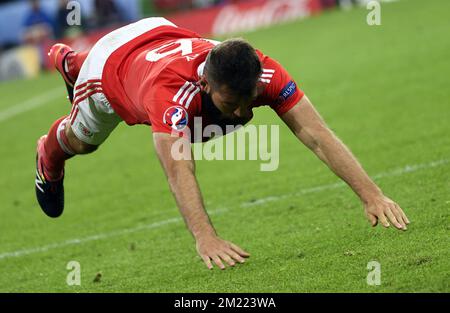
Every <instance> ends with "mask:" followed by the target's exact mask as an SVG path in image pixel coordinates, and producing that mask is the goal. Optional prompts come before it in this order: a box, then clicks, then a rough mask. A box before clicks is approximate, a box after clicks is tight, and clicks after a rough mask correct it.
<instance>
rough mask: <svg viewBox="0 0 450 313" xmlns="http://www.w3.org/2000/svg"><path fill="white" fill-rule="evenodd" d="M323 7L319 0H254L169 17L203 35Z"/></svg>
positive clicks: (276, 20)
mask: <svg viewBox="0 0 450 313" xmlns="http://www.w3.org/2000/svg"><path fill="white" fill-rule="evenodd" d="M320 10H321V5H320V1H319V0H250V1H245V2H241V3H237V4H229V5H224V6H218V7H212V8H208V9H201V10H195V11H189V12H182V13H179V14H175V15H172V16H168V17H167V19H169V20H170V21H171V22H173V23H174V24H176V25H178V26H180V27H184V28H188V29H190V30H193V31H195V32H197V33H199V34H201V35H212V36H217V35H224V34H229V33H236V32H242V31H250V30H254V29H257V28H260V27H265V26H269V25H272V24H276V23H279V22H284V21H289V20H294V19H298V18H304V17H307V16H310V15H311V14H314V13H316V12H318V11H320Z"/></svg>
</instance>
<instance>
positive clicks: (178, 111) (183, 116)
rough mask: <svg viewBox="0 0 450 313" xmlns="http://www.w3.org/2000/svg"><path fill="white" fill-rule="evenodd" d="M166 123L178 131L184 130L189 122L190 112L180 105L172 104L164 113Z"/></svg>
mask: <svg viewBox="0 0 450 313" xmlns="http://www.w3.org/2000/svg"><path fill="white" fill-rule="evenodd" d="M163 120H164V124H166V125H169V126H170V127H172V129H174V130H176V131H181V130H183V129H184V128H185V127H186V126H187V124H188V114H187V112H186V110H185V109H184V108H182V107H180V106H172V107H170V108H168V109H167V110H166V112H165V113H164V118H163Z"/></svg>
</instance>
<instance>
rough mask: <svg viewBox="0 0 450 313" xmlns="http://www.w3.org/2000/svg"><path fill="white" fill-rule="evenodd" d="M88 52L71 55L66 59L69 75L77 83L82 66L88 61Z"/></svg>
mask: <svg viewBox="0 0 450 313" xmlns="http://www.w3.org/2000/svg"><path fill="white" fill-rule="evenodd" d="M88 53H89V52H88V51H85V52H75V53H70V54H69V55H68V56H67V59H66V62H67V63H66V65H67V68H66V69H67V75H68V76H69V77H70V78H71V79H72V80H73V81H76V80H77V78H78V74H80V69H81V66H82V65H83V63H84V60H86V58H87V55H88Z"/></svg>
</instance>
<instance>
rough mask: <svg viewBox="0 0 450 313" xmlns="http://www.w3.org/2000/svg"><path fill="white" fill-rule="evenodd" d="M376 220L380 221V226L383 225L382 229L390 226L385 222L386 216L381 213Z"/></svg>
mask: <svg viewBox="0 0 450 313" xmlns="http://www.w3.org/2000/svg"><path fill="white" fill-rule="evenodd" d="M378 220H379V221H380V223H381V225H383V226H384V227H389V226H390V225H389V222H388V221H387V218H386V216H385V215H384V213H383V212H381V213H380V214H379V215H378Z"/></svg>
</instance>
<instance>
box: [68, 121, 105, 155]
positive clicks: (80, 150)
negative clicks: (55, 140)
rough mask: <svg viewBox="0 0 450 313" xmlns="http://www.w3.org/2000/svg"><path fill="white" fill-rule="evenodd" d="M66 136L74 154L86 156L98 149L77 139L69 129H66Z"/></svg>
mask: <svg viewBox="0 0 450 313" xmlns="http://www.w3.org/2000/svg"><path fill="white" fill-rule="evenodd" d="M66 136H67V140H68V142H69V145H70V149H71V150H72V152H73V153H74V154H88V153H92V152H94V151H95V150H97V149H98V146H95V145H90V144H88V143H85V142H83V141H81V140H80V139H78V138H77V137H76V136H75V134H74V133H73V131H72V129H71V128H70V127H69V128H67V129H66Z"/></svg>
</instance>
